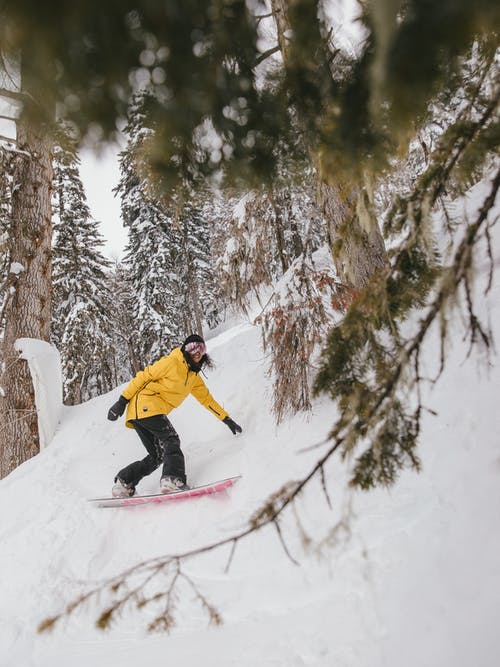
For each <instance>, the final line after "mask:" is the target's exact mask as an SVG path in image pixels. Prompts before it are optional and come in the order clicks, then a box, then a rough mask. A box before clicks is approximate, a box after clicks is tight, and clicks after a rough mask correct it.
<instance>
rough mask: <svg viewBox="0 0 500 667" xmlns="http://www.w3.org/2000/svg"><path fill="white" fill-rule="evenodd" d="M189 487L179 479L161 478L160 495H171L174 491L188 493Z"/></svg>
mask: <svg viewBox="0 0 500 667" xmlns="http://www.w3.org/2000/svg"><path fill="white" fill-rule="evenodd" d="M190 488H191V487H189V486H188V485H187V484H186V483H185V482H183V481H182V479H179V477H171V476H167V477H162V478H161V480H160V491H161V493H173V492H174V491H189V489H190Z"/></svg>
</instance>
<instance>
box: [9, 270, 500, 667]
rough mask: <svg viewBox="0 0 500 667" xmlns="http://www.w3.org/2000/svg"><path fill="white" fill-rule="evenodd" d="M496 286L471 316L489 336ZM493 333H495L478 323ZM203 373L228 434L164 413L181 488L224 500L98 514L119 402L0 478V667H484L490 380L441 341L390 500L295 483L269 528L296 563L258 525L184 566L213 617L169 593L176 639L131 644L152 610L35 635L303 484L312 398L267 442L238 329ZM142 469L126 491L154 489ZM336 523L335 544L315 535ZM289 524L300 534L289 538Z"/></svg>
mask: <svg viewBox="0 0 500 667" xmlns="http://www.w3.org/2000/svg"><path fill="white" fill-rule="evenodd" d="M499 304H500V285H499V282H498V279H497V282H496V283H495V285H494V288H493V290H492V292H491V293H490V295H489V297H488V299H487V300H484V303H483V306H484V308H485V312H489V313H490V318H491V321H492V323H493V324H495V323H496V324H497V325H498V324H499V323H500V307H499ZM496 331H497V336H498V335H500V327H499V326H496ZM209 351H210V352H211V354H212V356H213V357H214V358H215V360H216V362H217V364H218V365H217V369H216V370H215V371H214V372H212V373H210V374H209V376H208V380H207V382H208V385H209V387H210V389H211V390H212V393H213V394H214V396H215V397H216V398H217V400H219V402H221V403H222V404H223V405H224V407H225V408H226V409H227V410H228V411H229V412H230V414H231V416H232V417H233V418H234V419H235V420H236V421H238V422H239V423H241V425H242V426H243V428H244V432H243V434H242V435H241V436H238V437H234V436H233V435H232V434H231V433H230V432H229V430H228V429H227V428H226V427H225V426H224V425H223V424H221V423H220V422H218V421H217V420H215V419H214V418H213V417H212V416H211V415H210V414H209V413H208V412H206V411H204V410H203V408H201V407H200V406H199V405H198V404H197V403H196V402H195V401H194V400H191V399H188V400H187V401H186V402H185V404H184V405H183V406H182V407H181V408H180V409H179V410H177V411H176V412H175V413H173V414H172V421H173V423H174V425H175V426H176V428H177V429H178V431H179V433H180V435H181V439H182V442H183V449H184V452H185V455H186V460H187V469H188V478H189V481H191V482H197V483H203V482H208V481H212V480H214V479H217V478H221V477H227V476H230V475H234V474H237V473H241V474H242V475H243V478H242V480H241V481H240V482H239V483H238V484H237V485H236V486H235V487H234V488H233V489H232V490H231V492H230V494H229V495H227V496H217V497H208V498H200V499H197V500H189V501H186V502H183V503H175V504H167V505H160V506H151V505H149V506H142V507H141V506H139V507H136V508H126V509H97V508H94V507H91V506H90V505H89V504H88V503H87V502H86V498H89V497H93V496H98V495H104V494H106V493H107V492H108V491H109V489H110V486H111V483H112V479H113V476H114V475H115V474H116V472H117V470H118V469H119V468H120V467H122V466H123V465H124V464H126V463H128V462H130V461H131V460H133V459H135V458H139V457H142V456H143V455H144V454H143V450H142V449H141V446H140V444H139V440H138V438H137V436H136V435H135V434H134V433H133V431H131V430H129V429H126V428H125V427H124V424H123V420H121V421H120V422H116V423H112V422H108V421H107V420H106V414H107V410H108V408H109V407H110V405H111V404H112V403H113V402H114V400H115V399H116V397H117V396H118V393H119V389H117V390H116V391H115V392H113V393H112V394H109V395H107V396H102V397H99V398H97V399H95V400H93V401H90V402H89V403H86V404H84V405H81V406H78V407H74V408H65V409H64V412H63V416H62V420H61V423H60V425H59V428H58V430H57V432H56V435H55V437H54V439H53V441H52V443H51V444H50V446H48V447H47V448H46V449H44V450H43V451H42V453H41V454H40V455H39V456H37V457H35V458H34V459H32V460H31V461H29V462H27V463H26V464H24V465H23V466H21V467H20V468H19V469H17V470H16V471H14V472H13V473H12V474H11V475H10V476H8V477H7V478H6V479H4V480H3V481H1V482H0V545H1V546H0V573H1V579H0V665H2V667H14V666H15V667H47V666H49V665H50V667H63V666H64V667H66V665H68V664H71V665H73V666H74V667H80V666H81V667H83V666H85V667H87V666H88V665H89V664H92V665H95V666H97V667H101V666H108V665H109V666H110V667H111V666H114V665H120V667H136V665H138V664H143V665H160V664H182V665H185V666H187V667H191V666H193V667H194V666H195V665H196V666H198V665H199V664H200V663H203V664H205V665H214V666H215V665H217V666H218V667H219V666H222V667H226V666H227V667H229V666H233V665H234V666H236V665H237V666H238V667H254V666H255V665H257V664H259V665H265V666H269V667H271V666H272V667H294V666H297V667H299V666H303V665H308V666H309V665H311V666H312V665H318V666H325V667H330V666H332V667H333V666H335V667H399V666H400V665H405V667H424V666H428V667H471V666H472V665H474V667H491V666H492V665H494V664H496V662H497V660H498V656H499V655H500V635H499V633H498V620H497V613H498V609H499V608H500V574H499V572H500V569H499V567H498V563H500V534H499V531H498V510H499V507H500V448H499V446H498V442H499V441H498V437H499V436H498V434H499V433H500V415H499V412H498V398H497V397H498V390H499V388H500V367H499V365H498V359H496V358H493V365H491V366H490V367H489V368H487V367H486V365H484V364H483V365H480V366H478V364H477V359H475V358H472V359H470V360H467V361H465V362H464V357H465V351H466V348H465V347H464V344H463V343H462V342H461V341H460V340H457V341H456V344H455V346H454V349H453V351H452V355H451V358H450V363H449V364H448V369H447V371H446V372H445V374H444V375H443V377H442V379H441V381H440V382H439V384H438V385H437V386H436V387H435V388H434V390H433V391H432V393H430V394H429V396H427V397H426V401H427V404H428V405H429V406H432V407H433V408H434V409H437V410H438V412H439V414H438V416H437V417H436V416H431V415H430V414H429V415H428V416H426V417H425V421H424V429H423V434H422V447H421V450H420V453H421V458H422V463H423V471H422V473H421V474H415V473H413V472H408V473H405V474H403V475H402V477H401V480H400V482H399V483H398V484H397V485H396V486H395V487H394V488H393V489H391V490H388V491H386V490H377V491H375V492H372V493H367V494H362V493H354V492H351V491H349V490H348V489H347V488H346V477H347V473H346V469H345V467H346V464H345V463H342V462H341V461H340V460H339V459H338V458H337V459H333V460H332V461H331V462H330V463H329V465H328V467H327V470H326V473H327V483H328V491H329V495H330V498H331V501H332V509H330V508H329V507H328V504H327V502H326V499H325V496H324V494H323V493H322V490H321V485H320V482H319V480H317V481H314V482H312V484H311V485H310V488H308V489H307V490H306V491H305V493H304V494H303V496H301V498H300V500H299V502H298V503H297V504H296V506H295V508H294V510H293V511H291V512H289V513H288V514H287V515H286V519H284V521H283V523H282V530H283V535H284V538H285V540H286V542H287V546H288V548H289V550H290V552H291V554H292V555H293V557H294V558H295V559H296V560H297V561H298V562H299V565H295V564H294V563H293V562H292V561H291V560H290V559H289V558H288V557H287V556H286V555H285V553H284V551H283V548H282V546H281V543H280V541H279V539H278V536H277V534H276V531H275V530H274V528H272V527H269V528H266V529H264V530H263V531H261V532H260V533H258V534H256V535H254V536H252V537H249V538H248V539H246V540H245V541H243V542H241V543H240V544H239V546H238V548H237V549H236V552H235V554H234V558H233V560H232V563H231V567H230V569H229V572H228V573H225V567H226V564H227V561H228V557H229V549H228V548H224V549H222V550H220V551H218V552H212V553H210V554H209V555H206V556H203V557H199V558H197V559H194V560H192V561H189V563H188V564H186V566H185V567H186V571H187V572H188V574H189V575H190V577H192V579H193V580H194V581H195V583H196V585H197V586H198V587H199V589H200V591H201V592H202V593H203V594H204V595H205V596H206V597H207V599H208V600H209V601H210V602H211V603H213V604H214V605H215V606H216V607H217V608H218V610H219V611H220V612H221V613H222V616H223V620H224V624H223V625H222V626H220V627H208V626H207V618H206V616H205V615H204V614H203V612H202V610H201V609H200V605H199V603H198V602H197V601H196V600H194V595H193V591H192V590H190V589H189V587H186V588H185V589H183V595H182V596H181V597H180V599H179V601H178V617H177V620H178V625H177V627H176V628H174V630H173V631H172V633H171V634H170V635H148V634H147V633H146V631H145V627H146V625H147V623H148V621H149V620H150V619H151V613H150V612H148V610H147V609H146V610H144V611H143V612H142V614H139V613H137V612H136V611H135V610H133V609H130V610H129V611H127V612H126V613H125V614H124V615H123V616H122V618H121V620H120V621H119V622H118V623H115V624H114V625H113V627H112V629H111V630H109V631H106V632H104V633H103V632H101V631H98V630H96V629H95V628H94V625H93V623H94V621H95V618H96V616H97V612H98V609H101V607H99V606H96V605H95V604H94V603H92V604H90V605H88V606H87V607H85V608H84V609H83V610H81V611H79V612H77V613H76V614H75V615H74V616H72V617H71V618H70V620H69V621H67V622H63V623H61V624H60V625H58V626H56V628H55V630H54V631H53V632H52V633H51V634H48V635H42V636H40V635H37V633H36V627H37V625H38V623H39V622H40V621H41V620H42V619H44V618H46V617H47V616H50V615H52V614H56V613H58V612H60V611H61V610H62V609H63V608H64V606H65V605H66V604H67V603H68V602H70V601H72V600H74V599H75V597H76V596H77V595H78V594H79V593H81V592H84V591H85V590H88V589H89V588H90V587H91V586H92V585H93V584H95V583H96V582H99V581H102V580H103V579H105V578H106V577H109V576H111V575H113V574H116V573H117V572H120V571H123V570H124V569H125V568H127V567H129V566H131V565H134V564H135V563H137V562H139V561H143V560H145V559H149V558H153V557H156V556H159V555H162V554H176V553H180V552H183V551H185V550H187V549H191V548H194V547H197V546H202V545H204V544H208V543H210V542H213V541H214V540H216V539H221V538H223V537H229V536H230V535H231V534H233V533H234V532H236V531H239V530H241V529H242V528H243V527H244V526H245V524H246V521H247V519H248V517H249V516H250V515H251V514H252V513H253V512H254V511H255V510H256V509H257V508H259V507H260V506H261V504H262V502H263V501H264V499H265V498H266V497H267V496H268V495H269V494H270V493H271V492H272V491H274V490H276V488H278V487H279V486H280V485H281V484H282V483H283V482H285V481H287V480H291V479H296V478H298V477H299V476H303V475H304V474H305V473H306V471H307V470H308V469H309V468H310V467H311V465H312V463H313V461H314V459H315V457H316V456H317V455H318V452H321V451H322V450H321V449H320V450H312V451H309V452H307V453H299V450H300V449H302V448H304V447H305V446H307V445H312V444H314V443H317V442H319V441H321V440H322V439H323V438H324V437H325V435H326V433H327V432H328V429H329V427H330V426H331V424H332V422H333V419H334V407H333V406H332V405H331V404H330V403H329V402H328V401H327V400H322V401H318V402H316V403H315V406H314V411H313V414H312V415H310V416H297V417H295V418H293V419H291V420H290V421H288V422H286V423H285V424H283V425H282V426H280V427H279V428H277V427H276V426H275V425H274V422H273V419H272V416H271V414H270V400H269V394H270V386H269V380H268V379H267V378H266V373H265V359H264V355H263V353H262V350H261V347H260V338H259V331H258V329H257V328H255V327H252V326H251V325H250V324H248V323H245V322H241V323H240V324H238V325H236V326H234V327H232V328H230V329H228V330H226V331H224V332H222V333H220V334H218V335H217V336H216V337H214V338H212V339H211V340H210V342H209ZM158 481H159V471H158V472H157V473H154V474H153V475H151V476H150V477H149V478H147V479H146V480H143V482H142V483H141V487H140V492H141V493H148V492H155V491H156V489H157V485H158ZM346 517H349V527H350V530H349V531H347V530H342V529H341V530H337V531H336V532H333V531H332V529H333V527H334V526H335V525H336V524H338V522H339V521H340V520H341V519H344V518H346ZM299 526H300V527H299Z"/></svg>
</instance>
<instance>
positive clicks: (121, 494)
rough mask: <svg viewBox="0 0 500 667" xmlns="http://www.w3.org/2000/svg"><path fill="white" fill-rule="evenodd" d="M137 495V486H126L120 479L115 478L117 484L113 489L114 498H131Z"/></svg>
mask: <svg viewBox="0 0 500 667" xmlns="http://www.w3.org/2000/svg"><path fill="white" fill-rule="evenodd" d="M134 493H135V486H133V485H132V484H125V482H124V481H123V480H121V479H120V478H119V477H115V483H114V484H113V488H112V489H111V495H112V496H113V498H130V496H133V495H134Z"/></svg>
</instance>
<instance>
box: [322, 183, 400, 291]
mask: <svg viewBox="0 0 500 667" xmlns="http://www.w3.org/2000/svg"><path fill="white" fill-rule="evenodd" d="M318 205H319V206H320V209H321V211H322V212H323V216H324V218H325V220H326V222H327V225H328V240H329V245H330V249H331V251H332V256H333V260H334V264H335V269H336V271H337V274H338V276H339V278H340V280H341V281H342V282H343V283H345V284H346V285H349V286H351V287H354V288H355V289H358V290H359V289H363V287H365V286H366V284H367V283H368V281H369V280H370V278H371V276H372V275H373V274H374V273H375V272H377V271H379V270H382V269H384V268H385V267H386V266H387V254H386V251H385V245H384V240H383V238H382V234H381V233H380V229H379V226H378V223H377V219H376V217H375V214H374V212H373V207H372V202H371V193H370V192H369V191H368V190H367V189H366V188H360V187H358V186H353V185H350V184H347V183H345V182H344V183H337V184H335V185H330V184H328V183H326V182H325V181H320V183H319V188H318Z"/></svg>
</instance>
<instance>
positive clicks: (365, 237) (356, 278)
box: [271, 0, 387, 289]
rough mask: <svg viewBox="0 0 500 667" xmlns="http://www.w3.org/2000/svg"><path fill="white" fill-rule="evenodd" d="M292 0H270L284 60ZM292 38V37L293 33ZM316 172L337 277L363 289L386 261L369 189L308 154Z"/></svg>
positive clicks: (319, 200) (318, 193)
mask: <svg viewBox="0 0 500 667" xmlns="http://www.w3.org/2000/svg"><path fill="white" fill-rule="evenodd" d="M293 1H294V0H271V6H272V11H273V14H274V18H275V21H276V28H277V33H278V44H279V46H280V50H281V54H282V57H283V62H284V63H285V67H286V62H287V49H288V47H287V39H286V36H285V35H286V33H287V31H288V32H289V33H290V34H292V31H291V30H290V22H289V18H288V7H289V6H290V5H291V4H292V3H293ZM292 38H293V37H292ZM311 160H312V162H313V164H314V165H315V167H316V170H317V173H318V188H317V197H318V199H317V201H318V206H319V208H320V210H321V211H322V212H323V215H324V217H325V220H326V222H327V225H328V237H329V241H330V248H331V251H332V257H333V261H334V264H335V268H336V270H337V274H338V276H339V278H340V279H341V280H342V282H344V283H345V284H346V285H349V286H351V287H354V288H356V289H362V288H363V287H364V286H365V285H366V284H367V282H368V281H369V279H370V277H371V276H372V275H373V274H374V273H375V272H377V271H378V270H380V269H382V268H384V267H385V266H386V265H387V256H386V252H385V245H384V240H383V237H382V234H381V233H380V229H379V226H378V223H377V220H376V217H375V216H374V215H373V212H372V207H371V202H370V193H369V192H368V191H367V189H366V187H363V186H360V185H358V184H354V183H345V182H344V183H343V182H334V181H333V179H332V177H331V176H330V175H329V174H323V173H321V168H320V165H318V156H316V155H314V154H311Z"/></svg>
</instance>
